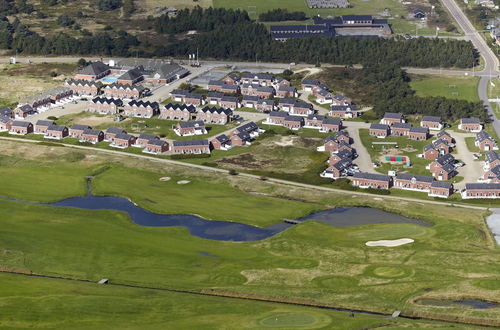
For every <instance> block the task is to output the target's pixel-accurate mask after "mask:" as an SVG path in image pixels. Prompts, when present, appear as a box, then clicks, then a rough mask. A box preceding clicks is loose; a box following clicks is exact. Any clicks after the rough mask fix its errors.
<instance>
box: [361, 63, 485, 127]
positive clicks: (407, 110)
mask: <svg viewBox="0 0 500 330" xmlns="http://www.w3.org/2000/svg"><path fill="white" fill-rule="evenodd" d="M362 71H363V73H362V74H361V78H360V79H359V81H358V83H359V84H362V85H365V86H370V87H371V88H372V91H371V92H370V97H371V99H372V102H373V105H374V107H373V111H374V112H375V113H376V114H377V115H378V116H379V117H380V118H381V117H382V116H383V114H384V113H385V112H386V111H389V112H401V113H403V114H406V115H413V114H420V115H430V116H439V117H441V118H443V119H445V120H450V121H455V120H458V119H460V118H464V117H478V118H480V119H481V120H483V121H489V117H488V114H487V112H486V109H485V108H484V106H483V104H482V103H481V102H469V101H465V100H455V99H448V98H445V97H420V96H416V95H415V93H414V91H413V90H412V89H411V87H410V85H409V81H410V78H409V77H408V76H407V74H406V73H405V72H404V71H403V70H401V68H400V67H398V66H397V65H395V64H392V63H391V64H381V65H379V64H377V65H366V66H365V67H364V68H363V69H362Z"/></svg>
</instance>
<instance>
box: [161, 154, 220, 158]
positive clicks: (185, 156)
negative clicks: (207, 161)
mask: <svg viewBox="0 0 500 330" xmlns="http://www.w3.org/2000/svg"><path fill="white" fill-rule="evenodd" d="M197 158H210V154H186V155H184V154H178V155H172V156H170V159H197Z"/></svg>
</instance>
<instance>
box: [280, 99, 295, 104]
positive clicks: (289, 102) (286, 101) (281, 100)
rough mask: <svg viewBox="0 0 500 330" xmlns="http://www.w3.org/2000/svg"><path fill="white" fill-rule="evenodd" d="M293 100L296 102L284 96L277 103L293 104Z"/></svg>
mask: <svg viewBox="0 0 500 330" xmlns="http://www.w3.org/2000/svg"><path fill="white" fill-rule="evenodd" d="M295 102H297V101H295V100H292V99H287V98H284V99H280V101H279V104H295Z"/></svg>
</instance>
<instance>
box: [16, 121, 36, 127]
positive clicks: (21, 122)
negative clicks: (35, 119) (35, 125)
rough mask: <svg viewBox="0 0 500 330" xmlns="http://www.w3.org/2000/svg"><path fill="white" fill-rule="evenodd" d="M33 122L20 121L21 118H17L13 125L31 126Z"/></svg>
mask: <svg viewBox="0 0 500 330" xmlns="http://www.w3.org/2000/svg"><path fill="white" fill-rule="evenodd" d="M31 125H32V124H31V123H30V122H29V121H20V120H15V121H13V122H12V126H18V127H29V126H31Z"/></svg>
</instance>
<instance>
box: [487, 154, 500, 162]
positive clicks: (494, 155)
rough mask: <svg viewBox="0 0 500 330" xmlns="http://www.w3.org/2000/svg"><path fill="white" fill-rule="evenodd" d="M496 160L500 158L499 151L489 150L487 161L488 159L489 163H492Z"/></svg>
mask: <svg viewBox="0 0 500 330" xmlns="http://www.w3.org/2000/svg"><path fill="white" fill-rule="evenodd" d="M495 160H500V155H498V153H497V152H495V151H488V152H487V153H486V161H487V162H488V163H492V162H494V161H495Z"/></svg>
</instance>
